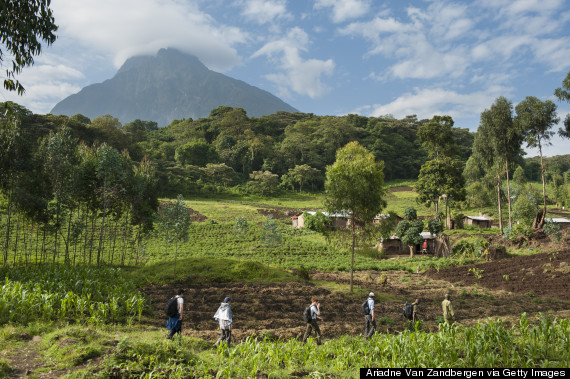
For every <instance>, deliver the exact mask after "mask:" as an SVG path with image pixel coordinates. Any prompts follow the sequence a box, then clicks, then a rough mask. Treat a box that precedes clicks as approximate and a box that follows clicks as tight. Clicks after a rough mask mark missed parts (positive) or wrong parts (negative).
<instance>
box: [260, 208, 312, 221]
mask: <svg viewBox="0 0 570 379" xmlns="http://www.w3.org/2000/svg"><path fill="white" fill-rule="evenodd" d="M257 213H259V214H262V215H264V216H265V217H267V216H271V217H273V218H274V219H276V220H281V219H286V218H291V217H293V216H297V215H299V214H301V213H303V211H302V210H301V209H296V208H271V209H258V210H257Z"/></svg>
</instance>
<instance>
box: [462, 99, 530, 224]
mask: <svg viewBox="0 0 570 379" xmlns="http://www.w3.org/2000/svg"><path fill="white" fill-rule="evenodd" d="M523 137H524V136H523V133H522V130H521V129H520V128H518V127H516V126H515V125H514V123H513V104H512V103H511V102H510V101H509V100H507V99H506V98H505V97H502V96H501V97H499V98H497V100H495V102H494V103H493V105H491V107H490V108H489V109H485V110H484V111H483V112H482V113H481V122H480V124H479V128H478V129H477V135H476V137H475V141H474V145H473V153H474V154H475V155H476V157H477V158H478V159H479V162H481V163H482V164H483V166H484V167H485V169H486V170H487V171H488V172H490V171H494V175H495V176H496V186H497V203H498V208H499V228H500V231H501V233H502V230H503V225H502V209H501V176H502V173H505V174H506V177H507V202H508V205H509V226H510V227H511V228H512V215H511V193H510V180H509V169H510V165H511V164H512V163H513V162H514V161H515V160H516V159H517V158H518V157H520V155H521V144H522V141H523ZM493 166H495V168H493Z"/></svg>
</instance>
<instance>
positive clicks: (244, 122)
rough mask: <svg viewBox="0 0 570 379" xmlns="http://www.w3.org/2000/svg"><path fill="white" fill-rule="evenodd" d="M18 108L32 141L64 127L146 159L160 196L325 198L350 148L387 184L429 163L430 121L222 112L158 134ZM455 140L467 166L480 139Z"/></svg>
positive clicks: (106, 119)
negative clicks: (314, 194)
mask: <svg viewBox="0 0 570 379" xmlns="http://www.w3.org/2000/svg"><path fill="white" fill-rule="evenodd" d="M16 107H17V108H18V109H19V114H20V116H24V117H21V128H22V129H24V130H26V131H27V133H28V134H29V136H30V141H33V142H35V141H37V140H38V138H40V137H44V136H46V135H47V134H49V133H50V132H57V131H58V130H60V129H61V128H63V127H66V128H68V129H69V131H70V134H71V136H72V137H73V138H76V139H78V140H79V141H81V142H83V143H84V144H85V145H86V146H99V145H101V144H103V143H105V144H107V145H108V146H110V147H113V148H115V149H116V150H118V151H123V150H127V151H128V154H129V156H130V158H131V159H132V160H134V161H140V160H141V159H142V158H143V157H144V156H147V157H148V159H149V160H150V161H151V162H152V165H153V167H155V169H156V172H157V189H158V191H159V194H160V195H161V196H169V197H172V196H176V195H177V194H179V193H182V194H185V195H190V194H197V193H212V192H219V191H223V190H224V189H225V188H229V187H235V186H238V188H239V189H242V190H243V191H251V192H260V193H265V194H268V193H271V192H272V191H275V190H276V189H278V188H283V189H295V190H309V189H310V190H321V189H322V188H323V183H324V174H325V169H326V166H327V165H330V164H332V163H333V162H334V159H335V153H336V151H337V149H339V148H340V147H342V146H344V145H346V144H347V143H348V142H351V141H358V142H359V143H360V144H361V145H363V146H365V147H366V148H367V149H368V150H369V151H370V152H372V153H373V154H374V156H375V157H376V159H377V160H383V161H384V162H385V172H384V175H385V178H386V180H392V179H415V178H417V176H418V173H419V170H420V167H421V166H422V164H423V163H424V162H425V161H426V160H427V152H426V150H425V149H424V148H423V147H422V144H421V141H420V140H419V138H418V135H417V132H418V129H419V128H420V127H421V126H422V125H425V124H426V123H427V122H429V120H418V119H417V118H416V117H415V116H408V117H406V118H404V119H400V120H398V119H395V118H391V117H363V116H358V115H348V116H340V117H337V116H315V115H313V114H306V113H288V112H278V113H275V114H273V115H269V116H263V117H259V118H255V117H254V118H249V117H248V116H247V115H246V113H245V111H244V110H243V109H241V108H231V107H218V108H216V109H214V110H212V112H211V114H210V116H209V117H208V118H201V119H198V120H192V119H185V120H175V121H173V122H172V123H171V124H170V125H168V126H166V127H164V128H159V127H158V125H157V124H156V123H155V122H151V121H141V120H135V121H133V122H129V123H126V124H124V125H121V123H120V122H119V121H118V120H117V119H116V118H114V117H112V116H110V115H103V116H100V117H97V118H95V119H93V120H90V119H89V118H87V117H85V116H82V115H74V116H71V117H67V116H53V115H35V114H31V112H29V111H27V110H26V109H25V108H23V107H20V106H16ZM453 138H454V140H455V143H456V144H457V146H458V147H459V151H458V154H459V159H460V160H461V161H463V162H465V161H466V160H467V159H468V158H469V156H470V154H471V146H472V143H473V139H474V134H473V133H471V132H469V130H468V129H461V128H453ZM248 182H249V183H248Z"/></svg>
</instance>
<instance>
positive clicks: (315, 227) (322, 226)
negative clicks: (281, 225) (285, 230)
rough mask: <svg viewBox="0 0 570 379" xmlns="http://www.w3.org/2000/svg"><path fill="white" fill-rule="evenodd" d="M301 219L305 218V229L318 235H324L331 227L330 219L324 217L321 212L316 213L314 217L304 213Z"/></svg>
mask: <svg viewBox="0 0 570 379" xmlns="http://www.w3.org/2000/svg"><path fill="white" fill-rule="evenodd" d="M303 217H304V218H305V227H306V228H307V229H309V230H312V231H315V232H318V233H323V234H324V233H326V232H327V231H328V230H329V229H330V227H331V226H332V221H331V219H330V218H328V217H327V216H325V215H324V214H323V213H322V212H317V213H315V215H310V214H308V213H307V212H304V214H303Z"/></svg>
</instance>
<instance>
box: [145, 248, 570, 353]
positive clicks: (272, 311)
mask: <svg viewBox="0 0 570 379" xmlns="http://www.w3.org/2000/svg"><path fill="white" fill-rule="evenodd" d="M470 268H475V269H477V270H481V271H478V274H479V275H480V277H479V278H478V277H477V276H476V275H475V274H474V272H473V270H472V271H469V269H470ZM569 274H570V251H568V250H566V251H562V252H559V253H555V254H553V253H547V254H537V255H529V256H521V257H515V258H508V259H501V260H497V261H492V262H487V263H481V264H477V265H473V266H464V267H456V268H447V269H441V270H439V272H437V271H436V270H430V271H427V272H425V273H421V274H411V273H407V272H403V271H389V272H376V271H366V272H357V273H355V275H354V288H355V290H354V293H352V294H350V293H348V291H347V290H348V288H349V287H348V284H349V283H350V276H349V274H348V273H324V272H319V273H314V274H313V276H312V281H311V282H295V283H275V284H266V283H265V284H261V283H259V284H250V283H239V282H236V283H207V284H204V283H195V282H179V283H177V284H176V285H175V287H176V288H178V287H181V288H184V289H185V290H186V292H185V294H184V295H185V296H184V298H185V302H186V303H185V313H184V324H183V334H184V335H186V336H193V337H199V338H204V339H206V340H210V341H212V342H214V341H215V340H216V339H217V337H218V333H219V332H218V330H217V323H216V322H214V321H213V318H212V317H213V315H214V313H215V311H216V309H217V307H218V306H219V304H220V302H221V300H222V299H223V298H224V297H225V296H230V297H232V299H233V304H232V310H233V314H234V329H233V338H234V341H235V342H240V341H242V340H244V339H245V338H246V337H248V336H251V335H253V336H257V337H269V338H295V337H302V334H303V333H304V328H305V323H304V321H303V319H302V313H303V310H304V309H305V307H307V306H308V304H309V302H310V297H311V296H316V297H317V298H318V299H319V301H320V303H321V307H322V310H321V313H322V315H321V316H322V317H323V319H324V321H322V322H321V323H320V326H321V331H322V333H323V335H324V337H325V339H326V338H334V337H338V336H341V335H344V334H352V335H359V334H361V333H362V332H363V329H364V317H363V315H362V313H361V308H360V306H361V303H362V302H363V301H364V300H365V298H366V295H367V293H368V292H370V291H373V292H375V294H376V318H377V323H378V329H379V331H381V332H388V333H392V332H396V331H400V330H403V329H404V327H405V320H404V318H403V317H402V315H401V310H402V307H403V304H404V303H405V302H412V301H413V300H414V299H416V298H418V299H420V308H419V312H420V313H421V319H422V320H423V321H424V324H423V329H424V330H437V327H438V326H437V321H440V320H439V318H438V319H436V317H438V316H441V301H442V300H443V297H444V295H445V294H446V293H449V294H450V295H451V298H452V303H453V306H454V309H455V313H456V319H457V320H458V321H459V322H460V323H462V324H463V325H473V324H475V323H476V322H477V321H478V320H485V319H487V318H488V317H493V318H495V317H499V318H501V319H503V320H505V322H507V323H513V322H517V320H518V319H519V318H520V315H521V314H522V313H523V312H527V313H528V314H529V316H530V317H533V316H536V315H538V313H549V314H552V315H556V316H558V317H570V286H569V282H568V279H569V278H570V275H569ZM384 279H385V281H384ZM173 290H174V288H173V286H172V285H168V286H153V287H147V288H144V289H143V292H144V293H145V294H146V295H147V296H149V297H150V299H151V300H152V303H153V308H154V310H155V317H154V318H147V319H146V320H145V322H147V323H148V324H150V325H151V326H153V327H157V328H164V326H165V324H166V320H165V318H164V316H163V311H162V307H163V305H164V302H165V301H166V299H168V298H169V297H170V296H172V294H173ZM150 325H149V326H150ZM165 333H166V330H165Z"/></svg>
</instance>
